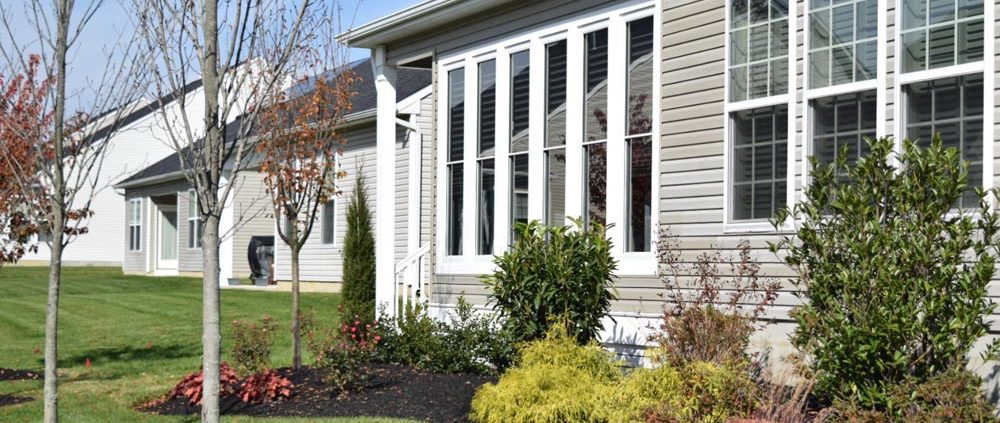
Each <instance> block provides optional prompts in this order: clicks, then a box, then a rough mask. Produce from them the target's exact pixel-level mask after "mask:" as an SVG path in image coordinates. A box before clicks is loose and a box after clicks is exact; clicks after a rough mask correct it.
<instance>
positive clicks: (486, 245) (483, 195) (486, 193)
mask: <svg viewBox="0 0 1000 423" xmlns="http://www.w3.org/2000/svg"><path fill="white" fill-rule="evenodd" d="M495 180H496V179H495V173H494V166H493V159H488V160H481V161H480V162H479V200H478V201H477V203H478V206H479V223H478V227H479V243H478V247H476V248H477V251H476V253H477V254H480V255H487V254H493V233H494V231H493V222H494V220H495V219H496V217H495V216H494V214H493V188H494V182H495Z"/></svg>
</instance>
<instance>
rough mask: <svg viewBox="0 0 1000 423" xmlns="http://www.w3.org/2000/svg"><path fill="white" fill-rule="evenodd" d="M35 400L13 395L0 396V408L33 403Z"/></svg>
mask: <svg viewBox="0 0 1000 423" xmlns="http://www.w3.org/2000/svg"><path fill="white" fill-rule="evenodd" d="M33 400H34V398H28V397H15V396H13V395H0V407H4V406H7V405H14V404H20V403H24V402H28V401H33Z"/></svg>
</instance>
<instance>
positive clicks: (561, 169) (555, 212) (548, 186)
mask: <svg viewBox="0 0 1000 423" xmlns="http://www.w3.org/2000/svg"><path fill="white" fill-rule="evenodd" d="M545 174H546V178H545V223H546V224H548V225H560V226H561V225H563V224H564V223H565V222H566V149H564V148H558V149H552V150H549V151H546V152H545Z"/></svg>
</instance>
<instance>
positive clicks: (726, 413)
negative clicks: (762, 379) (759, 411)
mask: <svg viewBox="0 0 1000 423" xmlns="http://www.w3.org/2000/svg"><path fill="white" fill-rule="evenodd" d="M680 372H681V374H683V378H682V381H683V383H682V384H681V390H680V391H679V392H675V393H673V394H672V395H667V396H666V397H665V399H664V401H661V402H659V403H658V404H656V406H654V407H653V408H651V409H649V410H647V412H646V415H645V421H647V422H676V423H722V422H726V421H729V419H731V418H734V417H745V416H747V415H748V414H749V413H750V412H751V411H753V409H754V406H755V405H756V402H757V398H758V393H757V386H756V385H755V384H754V383H753V381H752V380H750V377H749V376H748V375H747V373H746V371H744V370H743V369H739V368H736V369H733V368H727V367H720V366H718V365H715V364H712V363H706V362H693V363H690V364H688V365H686V366H684V368H683V369H681V370H680Z"/></svg>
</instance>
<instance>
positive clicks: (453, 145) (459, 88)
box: [448, 69, 465, 162]
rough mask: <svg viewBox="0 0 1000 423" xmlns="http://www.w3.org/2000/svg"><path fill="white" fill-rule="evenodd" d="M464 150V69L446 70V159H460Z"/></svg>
mask: <svg viewBox="0 0 1000 423" xmlns="http://www.w3.org/2000/svg"><path fill="white" fill-rule="evenodd" d="M464 151H465V69H455V70H453V71H451V72H448V161H449V162H454V161H458V160H462V158H463V157H464V154H463V153H464Z"/></svg>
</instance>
